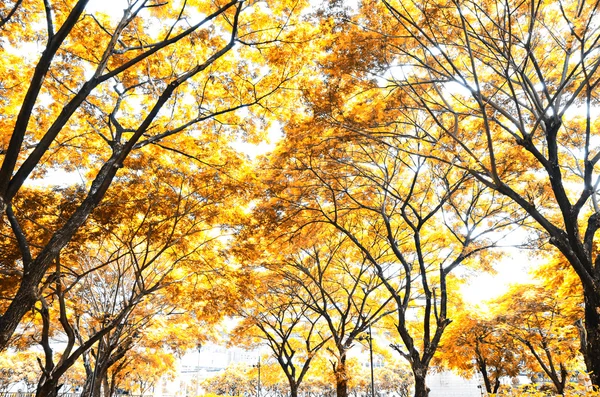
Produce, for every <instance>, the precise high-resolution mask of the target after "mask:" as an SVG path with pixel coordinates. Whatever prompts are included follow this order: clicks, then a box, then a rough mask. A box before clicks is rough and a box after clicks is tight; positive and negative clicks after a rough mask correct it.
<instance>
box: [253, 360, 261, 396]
mask: <svg viewBox="0 0 600 397" xmlns="http://www.w3.org/2000/svg"><path fill="white" fill-rule="evenodd" d="M252 367H254V368H258V385H257V387H256V395H257V397H260V357H259V358H258V364H256V365H253V366H252Z"/></svg>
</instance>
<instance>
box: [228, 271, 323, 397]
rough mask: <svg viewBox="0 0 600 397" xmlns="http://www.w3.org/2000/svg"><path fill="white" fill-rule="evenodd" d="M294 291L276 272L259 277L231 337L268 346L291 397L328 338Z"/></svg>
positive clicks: (319, 323) (295, 288)
mask: <svg viewBox="0 0 600 397" xmlns="http://www.w3.org/2000/svg"><path fill="white" fill-rule="evenodd" d="M297 289H298V286H297V285H295V284H293V283H289V282H286V281H285V280H281V277H280V275H278V274H276V273H275V274H273V273H271V274H268V275H264V277H261V279H260V286H259V287H258V291H255V294H254V298H253V300H252V301H251V302H249V303H248V304H247V305H246V307H245V308H243V309H242V310H241V313H240V314H241V315H242V316H243V321H242V322H241V323H240V324H239V325H238V326H237V327H236V329H235V330H234V335H233V340H234V342H235V343H243V345H244V347H246V348H251V347H256V345H257V344H258V345H260V344H265V345H267V346H268V347H269V349H270V350H271V352H272V355H273V357H274V358H275V359H276V360H277V363H278V364H279V366H280V367H281V370H282V371H283V373H284V374H285V377H286V378H287V381H288V384H289V394H290V396H291V397H297V396H298V390H299V388H300V386H301V384H302V381H303V380H304V377H305V375H306V374H307V373H308V370H309V368H310V364H311V362H312V360H313V358H314V357H315V356H316V354H317V353H318V352H319V350H321V348H322V347H323V345H324V344H325V343H326V342H327V341H328V340H329V339H330V337H329V336H326V335H327V334H324V333H323V332H322V329H321V328H322V324H321V322H320V320H321V317H320V315H318V314H315V313H314V312H312V311H311V310H310V309H309V307H308V305H307V304H306V303H304V302H302V300H300V299H298V298H297V294H298V291H297Z"/></svg>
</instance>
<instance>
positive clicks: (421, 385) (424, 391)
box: [413, 367, 429, 397]
mask: <svg viewBox="0 0 600 397" xmlns="http://www.w3.org/2000/svg"><path fill="white" fill-rule="evenodd" d="M413 376H414V378H415V395H414V397H429V388H428V387H427V385H426V384H425V378H426V376H427V368H414V367H413Z"/></svg>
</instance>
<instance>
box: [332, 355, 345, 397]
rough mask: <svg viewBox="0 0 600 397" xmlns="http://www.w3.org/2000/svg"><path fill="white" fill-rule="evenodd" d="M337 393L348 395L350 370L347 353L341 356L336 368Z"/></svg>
mask: <svg viewBox="0 0 600 397" xmlns="http://www.w3.org/2000/svg"><path fill="white" fill-rule="evenodd" d="M335 395H336V397H348V372H347V370H346V356H345V355H342V356H341V358H340V360H339V361H338V363H337V365H336V368H335Z"/></svg>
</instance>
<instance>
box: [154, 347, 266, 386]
mask: <svg viewBox="0 0 600 397" xmlns="http://www.w3.org/2000/svg"><path fill="white" fill-rule="evenodd" d="M258 358H259V352H258V351H246V350H244V349H241V348H239V347H231V348H226V347H223V346H217V345H206V346H202V347H201V349H200V351H190V352H188V353H187V354H186V355H185V356H183V357H182V358H181V360H180V362H179V368H178V375H176V377H175V379H173V380H167V379H163V380H161V381H160V384H159V385H157V387H155V390H154V397H191V396H186V392H185V391H186V390H188V389H189V386H190V385H192V389H198V391H200V390H199V386H198V385H199V384H200V383H202V381H203V380H205V379H207V378H211V377H213V376H215V375H216V374H218V373H219V372H221V371H223V370H225V368H227V367H228V366H230V365H232V364H248V365H253V364H256V362H257V361H258ZM194 394H195V393H192V396H193V395H194Z"/></svg>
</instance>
